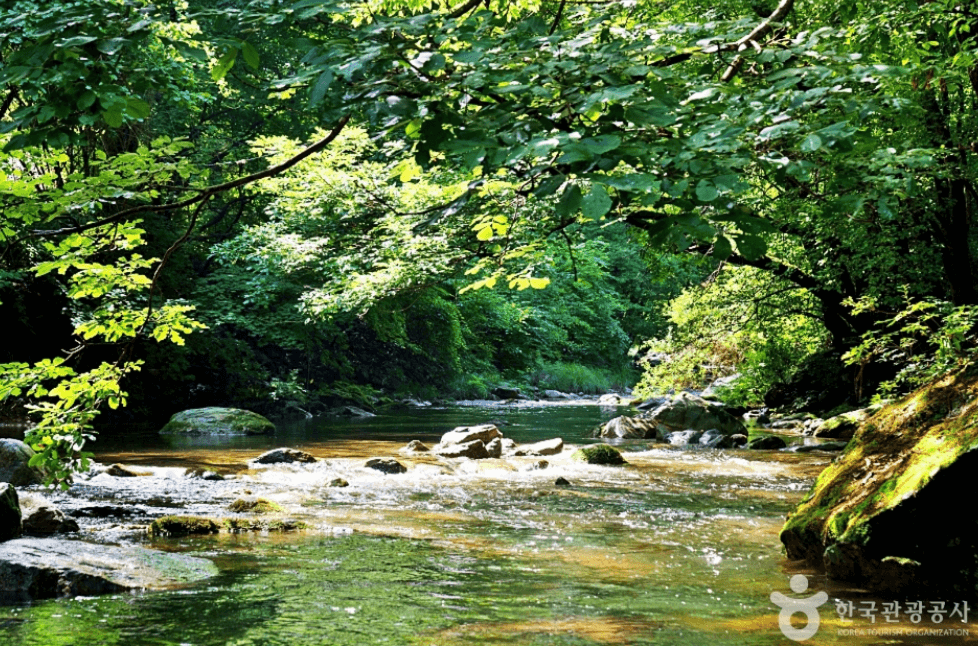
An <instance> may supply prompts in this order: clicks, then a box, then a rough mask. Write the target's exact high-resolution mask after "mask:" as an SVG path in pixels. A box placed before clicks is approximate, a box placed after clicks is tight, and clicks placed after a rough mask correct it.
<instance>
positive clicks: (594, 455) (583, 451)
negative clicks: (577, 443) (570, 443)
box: [571, 444, 627, 465]
mask: <svg viewBox="0 0 978 646" xmlns="http://www.w3.org/2000/svg"><path fill="white" fill-rule="evenodd" d="M571 458H572V459H574V460H578V461H579V462H587V463H588V464H609V465H620V464H627V462H626V461H625V458H623V457H621V451H619V450H618V449H616V448H615V447H613V446H609V445H607V444H595V445H592V446H585V447H583V448H580V449H578V450H576V451H574V453H573V454H572V455H571Z"/></svg>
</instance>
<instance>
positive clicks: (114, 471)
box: [105, 464, 153, 478]
mask: <svg viewBox="0 0 978 646" xmlns="http://www.w3.org/2000/svg"><path fill="white" fill-rule="evenodd" d="M105 473H106V475H110V476H115V477H116V478H137V477H139V476H149V475H153V474H152V473H150V472H148V471H136V470H135V469H133V468H131V467H127V466H125V465H123V464H112V465H109V467H108V468H107V469H106V470H105Z"/></svg>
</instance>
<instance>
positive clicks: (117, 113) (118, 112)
mask: <svg viewBox="0 0 978 646" xmlns="http://www.w3.org/2000/svg"><path fill="white" fill-rule="evenodd" d="M102 118H103V119H105V123H106V124H108V126H109V127H110V128H121V127H122V107H121V106H117V107H114V108H112V109H111V110H106V111H105V112H103V113H102Z"/></svg>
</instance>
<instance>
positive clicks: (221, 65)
mask: <svg viewBox="0 0 978 646" xmlns="http://www.w3.org/2000/svg"><path fill="white" fill-rule="evenodd" d="M237 58H238V50H237V49H235V48H234V47H229V48H228V50H227V51H226V52H224V55H223V56H221V57H220V58H219V59H218V60H217V63H215V64H214V69H212V70H211V78H212V79H214V80H215V81H220V80H221V79H222V78H224V77H225V76H227V73H228V72H230V71H231V68H232V67H234V61H235V59H237Z"/></svg>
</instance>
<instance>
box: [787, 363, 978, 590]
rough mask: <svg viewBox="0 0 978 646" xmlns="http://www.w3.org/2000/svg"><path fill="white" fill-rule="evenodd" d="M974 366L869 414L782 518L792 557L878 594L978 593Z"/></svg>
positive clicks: (977, 382) (977, 389)
mask: <svg viewBox="0 0 978 646" xmlns="http://www.w3.org/2000/svg"><path fill="white" fill-rule="evenodd" d="M976 470H978V371H976V370H972V371H970V372H960V373H957V374H955V375H951V376H948V377H945V378H943V379H940V380H938V381H936V382H934V383H932V384H930V385H929V386H927V387H925V388H922V389H921V390H919V391H917V392H915V393H914V394H912V395H910V396H908V397H906V398H905V399H903V400H902V401H900V402H898V403H896V404H891V405H889V406H887V407H885V408H884V409H882V410H881V411H880V412H878V413H876V414H875V415H873V416H872V417H870V418H869V419H868V420H866V421H865V422H864V423H863V424H862V426H860V428H859V429H858V430H857V431H856V434H855V436H854V437H853V439H852V440H850V441H849V443H848V445H847V447H846V451H845V453H843V454H842V455H841V456H840V457H839V458H838V459H837V460H836V461H835V462H833V463H832V464H831V465H830V466H829V467H828V468H827V469H826V470H825V471H823V472H822V474H821V475H820V476H819V478H818V480H817V481H816V483H815V486H814V487H813V489H812V491H811V492H810V493H809V495H808V497H807V498H805V500H804V501H803V502H802V503H801V505H800V506H799V507H798V508H797V509H796V510H795V511H794V512H793V513H792V514H791V515H790V516H789V517H788V521H787V523H786V524H785V526H784V528H783V530H782V531H781V540H782V542H783V543H784V545H785V548H786V550H787V555H788V557H789V558H792V559H805V560H807V561H809V563H811V564H812V565H813V566H816V567H824V568H825V570H826V572H827V573H828V575H829V576H830V577H832V578H835V579H839V580H845V581H849V582H852V583H856V584H858V585H861V586H864V587H868V588H870V589H874V590H877V591H880V592H886V593H899V592H901V591H906V592H911V591H912V592H913V593H914V595H915V596H918V597H919V596H921V594H922V593H925V592H927V591H934V592H937V591H941V592H953V593H955V594H960V595H962V596H963V597H964V596H967V597H968V598H973V597H974V596H975V595H976V593H978V508H976V507H975V506H974V505H973V504H971V503H970V502H969V500H970V499H969V498H968V497H967V496H968V495H970V493H971V492H972V491H973V490H974V473H975V471H976Z"/></svg>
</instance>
